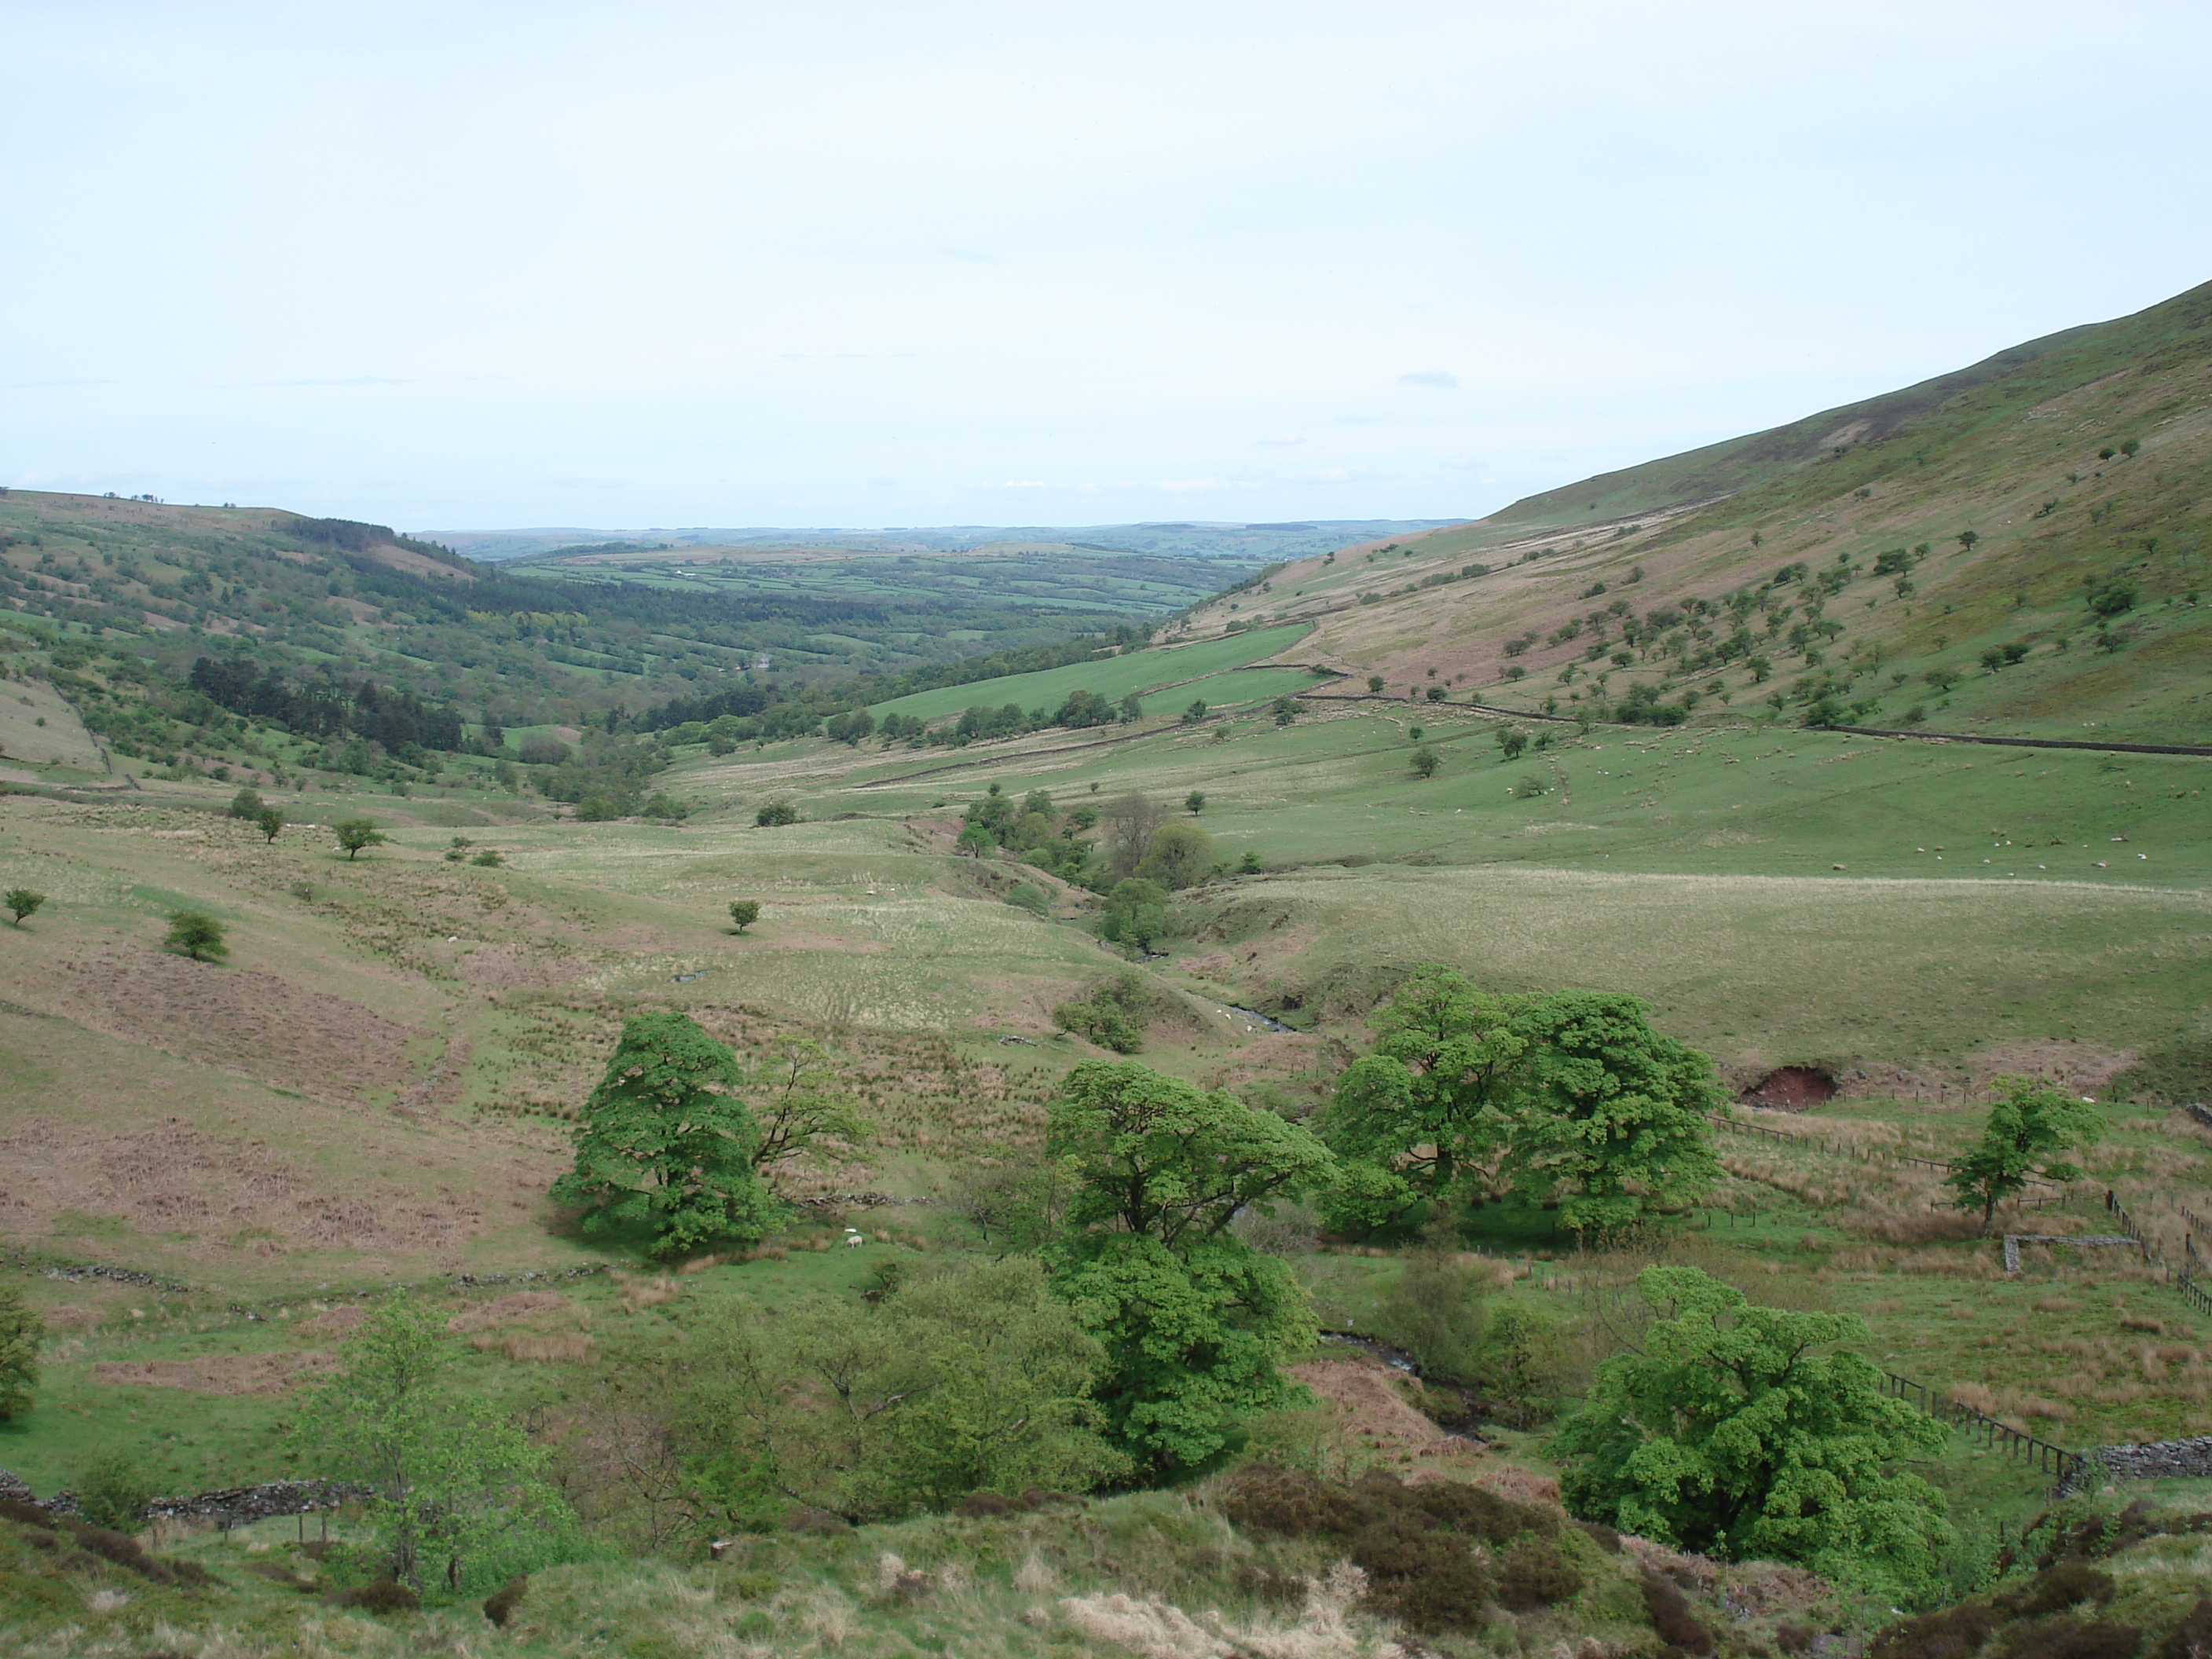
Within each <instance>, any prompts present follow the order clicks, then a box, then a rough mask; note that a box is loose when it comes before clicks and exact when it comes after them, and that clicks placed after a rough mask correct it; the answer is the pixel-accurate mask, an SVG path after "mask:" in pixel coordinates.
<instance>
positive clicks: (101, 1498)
mask: <svg viewBox="0 0 2212 1659" xmlns="http://www.w3.org/2000/svg"><path fill="white" fill-rule="evenodd" d="M153 1498H154V1488H153V1484H152V1483H151V1482H150V1481H149V1480H147V1479H146V1474H145V1471H144V1470H143V1469H142V1468H139V1466H138V1462H137V1459H136V1458H133V1457H131V1455H129V1454H128V1453H125V1452H110V1453H109V1454H108V1455H106V1456H105V1457H103V1458H101V1459H100V1461H99V1462H96V1463H94V1465H93V1466H92V1468H89V1469H88V1470H87V1471H86V1472H85V1475H84V1478H83V1479H82V1480H81V1481H79V1482H78V1484H77V1494H76V1504H77V1513H78V1514H80V1515H81V1516H83V1517H84V1518H85V1519H86V1520H87V1521H88V1522H91V1523H92V1524H93V1525H94V1526H95V1527H110V1528H116V1529H118V1530H121V1529H123V1528H131V1527H135V1526H137V1524H138V1516H139V1513H140V1511H141V1510H144V1509H145V1507H146V1505H147V1504H149V1503H151V1502H152V1501H153Z"/></svg>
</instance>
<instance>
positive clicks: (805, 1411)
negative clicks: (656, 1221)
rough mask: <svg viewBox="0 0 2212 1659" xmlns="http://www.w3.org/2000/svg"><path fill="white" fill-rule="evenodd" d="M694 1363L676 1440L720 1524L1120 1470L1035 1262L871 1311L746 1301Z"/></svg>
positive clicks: (969, 1271)
mask: <svg viewBox="0 0 2212 1659" xmlns="http://www.w3.org/2000/svg"><path fill="white" fill-rule="evenodd" d="M688 1346H689V1352H686V1353H685V1355H684V1360H683V1365H684V1371H685V1374H686V1375H685V1377H684V1383H683V1384H682V1386H681V1387H680V1388H679V1389H678V1400H679V1401H680V1404H679V1407H678V1411H677V1413H676V1415H675V1425H674V1426H675V1431H676V1440H677V1443H678V1448H679V1451H680V1455H681V1456H682V1457H683V1459H684V1471H685V1474H686V1477H687V1479H688V1480H689V1481H690V1484H691V1485H692V1486H693V1488H694V1490H695V1491H696V1492H697V1493H698V1495H699V1496H700V1498H702V1499H703V1500H704V1502H705V1503H706V1504H708V1507H710V1508H711V1509H713V1510H715V1511H716V1512H717V1515H718V1517H719V1518H720V1519H721V1520H723V1521H725V1522H734V1523H736V1524H740V1525H744V1524H752V1525H762V1524H768V1525H772V1524H774V1522H775V1521H777V1520H780V1519H781V1515H782V1511H783V1509H784V1505H785V1504H786V1502H787V1501H797V1502H800V1503H805V1504H814V1505H816V1506H817V1507H820V1508H823V1509H827V1510H831V1511H833V1512H834V1513H836V1514H838V1515H842V1516H846V1517H847V1518H848V1519H850V1520H854V1521H862V1520H872V1519H879V1518H884V1517H891V1516H902V1515H906V1514H910V1513H912V1512H913V1511H915V1510H921V1509H945V1508H949V1507H951V1505H952V1504H957V1502H959V1500H960V1499H961V1498H964V1497H966V1496H967V1495H968V1494H969V1493H970V1492H976V1491H979V1490H985V1489H988V1490H995V1491H1000V1492H1020V1491H1023V1490H1024V1489H1026V1488H1029V1487H1032V1486H1042V1487H1046V1488H1048V1489H1055V1490H1060V1491H1068V1490H1075V1491H1083V1490H1085V1489H1087V1488H1089V1487H1091V1486H1096V1485H1097V1483H1098V1482H1099V1481H1100V1480H1103V1479H1107V1478H1109V1477H1111V1476H1114V1475H1116V1474H1121V1473H1122V1472H1124V1471H1125V1470H1126V1469H1127V1460H1126V1459H1125V1458H1123V1457H1122V1456H1121V1455H1119V1454H1118V1453H1116V1452H1115V1451H1114V1450H1113V1449H1111V1448H1110V1447H1109V1446H1108V1444H1107V1443H1106V1442H1105V1441H1104V1439H1103V1437H1101V1435H1100V1432H1099V1427H1100V1423H1101V1416H1100V1413H1099V1410H1098V1408H1097V1406H1095V1405H1094V1404H1092V1403H1091V1399H1090V1390H1091V1384H1092V1383H1093V1381H1094V1380H1095V1379H1096V1378H1097V1376H1098V1374H1099V1373H1100V1371H1101V1370H1103V1366H1104V1364H1105V1352H1104V1350H1103V1348H1102V1347H1101V1346H1099V1344H1098V1343H1097V1341H1096V1340H1094V1339H1093V1338H1092V1337H1091V1336H1090V1335H1089V1334H1086V1333H1085V1331H1084V1329H1083V1328H1082V1327H1081V1326H1080V1325H1079V1323H1078V1322H1077V1319H1076V1316H1075V1315H1074V1313H1073V1310H1071V1309H1070V1308H1069V1307H1068V1305H1067V1304H1066V1303H1064V1302H1062V1301H1060V1299H1059V1298H1057V1297H1054V1296H1053V1295H1052V1294H1051V1292H1050V1291H1048V1289H1047V1288H1046V1285H1045V1279H1044V1271H1043V1268H1042V1266H1041V1265H1040V1264H1039V1263H1038V1262H1037V1261H1035V1260H1034V1259H1029V1258H1014V1259H1012V1260H1008V1261H997V1262H990V1263H983V1264H977V1265H973V1266H969V1267H963V1268H958V1269H956V1270H954V1271H952V1272H950V1273H941V1274H936V1275H933V1276H930V1277H927V1278H921V1279H914V1280H910V1281H908V1282H907V1283H905V1284H902V1285H899V1286H898V1287H897V1288H896V1290H894V1291H892V1292H891V1293H890V1295H888V1296H886V1297H884V1299H883V1301H882V1303H881V1304H880V1305H879V1306H878V1307H874V1308H871V1307H868V1306H867V1305H866V1304H859V1303H854V1302H851V1301H847V1300H841V1299H835V1298H831V1297H810V1298H807V1299H805V1300H804V1301H801V1302H799V1303H798V1304H794V1305H790V1306H786V1307H781V1308H777V1309H775V1310H773V1311H772V1312H771V1311H770V1310H764V1309H762V1308H761V1307H759V1306H757V1304H753V1303H751V1302H750V1301H747V1300H743V1299H739V1300H737V1301H733V1302H732V1303H728V1304H724V1305H723V1306H722V1307H721V1308H720V1309H719V1310H717V1311H716V1312H715V1313H714V1315H713V1316H711V1317H710V1318H709V1319H708V1321H707V1322H705V1323H704V1324H703V1325H702V1327H701V1328H700V1329H699V1330H698V1332H697V1334H696V1336H695V1337H694V1338H693V1339H692V1341H691V1343H690V1345H688Z"/></svg>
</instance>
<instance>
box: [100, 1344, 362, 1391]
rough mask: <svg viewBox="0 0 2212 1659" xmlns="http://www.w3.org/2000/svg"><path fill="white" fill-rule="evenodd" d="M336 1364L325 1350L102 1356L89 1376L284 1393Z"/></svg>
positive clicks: (126, 1385) (135, 1384) (115, 1383)
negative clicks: (200, 1355)
mask: <svg viewBox="0 0 2212 1659" xmlns="http://www.w3.org/2000/svg"><path fill="white" fill-rule="evenodd" d="M337 1369H338V1362H337V1360H336V1359H335V1358H332V1357H331V1355H329V1354H327V1353H323V1352H319V1351H317V1350H314V1349H310V1350H308V1351H307V1352H305V1353H256V1354H209V1355H206V1356H204V1358H197V1359H136V1360H121V1359H110V1360H103V1361H102V1362H100V1364H97V1365H94V1367H93V1368H92V1380H93V1381H94V1382H95V1383H100V1384H102V1385H104V1386H105V1387H107V1388H112V1389H184V1390H185V1392H186V1393H188V1394H209V1395H226V1396H227V1395H241V1394H283V1392H284V1391H285V1390H286V1389H289V1388H290V1387H291V1386H292V1385H293V1384H294V1383H297V1382H300V1381H301V1379H303V1378H308V1377H315V1376H324V1375H325V1374H327V1373H329V1372H331V1371H334V1370H337Z"/></svg>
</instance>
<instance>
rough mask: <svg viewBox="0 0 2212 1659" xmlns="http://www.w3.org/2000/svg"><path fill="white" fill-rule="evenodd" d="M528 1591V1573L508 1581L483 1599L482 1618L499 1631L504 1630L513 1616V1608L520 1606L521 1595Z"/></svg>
mask: <svg viewBox="0 0 2212 1659" xmlns="http://www.w3.org/2000/svg"><path fill="white" fill-rule="evenodd" d="M529 1589H530V1575H529V1574H528V1573H524V1574H523V1575H522V1576H521V1577H519V1578H510V1579H508V1580H507V1582H506V1583H504V1584H501V1586H500V1587H499V1588H498V1589H495V1590H494V1591H493V1592H492V1593H491V1594H490V1595H487V1596H486V1597H484V1604H483V1616H484V1617H485V1618H487V1619H489V1620H491V1621H492V1623H493V1624H495V1625H496V1626H499V1628H500V1629H501V1630H505V1629H506V1628H507V1620H508V1619H510V1618H511V1617H513V1613H514V1610H515V1608H517V1607H520V1606H521V1605H522V1598H523V1595H525V1594H526V1592H527V1591H528V1590H529Z"/></svg>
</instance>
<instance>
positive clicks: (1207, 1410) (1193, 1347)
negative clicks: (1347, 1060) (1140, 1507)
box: [1045, 1060, 1335, 1468]
mask: <svg viewBox="0 0 2212 1659" xmlns="http://www.w3.org/2000/svg"><path fill="white" fill-rule="evenodd" d="M1045 1150H1046V1152H1047V1155H1048V1156H1049V1157H1051V1158H1057V1159H1060V1160H1062V1161H1063V1163H1064V1164H1065V1167H1066V1170H1067V1173H1068V1177H1069V1180H1070V1182H1071V1183H1072V1185H1071V1189H1070V1194H1069V1197H1068V1200H1067V1203H1066V1209H1065V1211H1064V1212H1063V1218H1064V1223H1065V1225H1066V1229H1067V1231H1066V1232H1064V1233H1063V1234H1062V1236H1061V1237H1060V1240H1059V1242H1058V1243H1055V1244H1054V1247H1053V1249H1052V1251H1051V1254H1050V1258H1049V1259H1050V1260H1051V1262H1052V1264H1053V1285H1054V1289H1055V1290H1056V1291H1058V1292H1059V1293H1060V1295H1061V1296H1062V1297H1065V1298H1066V1300H1067V1302H1068V1303H1069V1304H1070V1305H1071V1306H1072V1307H1073V1309H1074V1310H1075V1315H1076V1317H1077V1319H1078V1320H1079V1322H1081V1323H1082V1325H1083V1326H1084V1328H1085V1329H1086V1330H1088V1331H1090V1332H1091V1334H1092V1335H1094V1336H1096V1337H1097V1339H1098V1340H1100V1341H1101V1342H1102V1343H1103V1345H1104V1346H1105V1349H1106V1353H1107V1359H1108V1371H1107V1375H1106V1376H1105V1379H1104V1380H1103V1382H1102V1383H1101V1384H1100V1387H1099V1390H1098V1394H1099V1399H1100V1401H1101V1403H1102V1404H1103V1406H1104V1407H1105V1408H1106V1412H1107V1416H1108V1420H1109V1423H1110V1425H1112V1429H1113V1431H1114V1433H1115V1437H1117V1438H1118V1440H1119V1441H1120V1443H1121V1445H1122V1446H1123V1448H1124V1449H1127V1451H1128V1452H1129V1453H1130V1454H1131V1455H1133V1456H1135V1457H1137V1458H1139V1459H1140V1460H1141V1461H1143V1462H1146V1463H1148V1464H1151V1465H1152V1466H1153V1467H1155V1468H1195V1467H1197V1466H1199V1465H1200V1464H1202V1463H1204V1462H1206V1460H1207V1459H1209V1458H1211V1457H1212V1456H1214V1455H1216V1454H1217V1453H1218V1452H1219V1451H1220V1450H1221V1449H1222V1448H1223V1447H1224V1446H1225V1444H1226V1443H1227V1440H1228V1436H1229V1433H1230V1432H1231V1430H1232V1429H1233V1428H1234V1426H1235V1425H1237V1422H1238V1421H1240V1420H1241V1419H1243V1418H1244V1417H1247V1416H1249V1415H1251V1414H1252V1413H1256V1412H1261V1411H1267V1410H1271V1409H1273V1407H1277V1406H1279V1405H1281V1404H1283V1403H1284V1402H1285V1401H1287V1400H1288V1399H1290V1398H1291V1395H1292V1393H1293V1389H1291V1385H1290V1384H1289V1383H1287V1382H1285V1379H1284V1377H1283V1376H1282V1374H1281V1370H1280V1366H1281V1364H1282V1363H1283V1361H1284V1360H1285V1358H1288V1357H1289V1356H1290V1355H1291V1354H1293V1353H1295V1352H1297V1351H1298V1349H1299V1348H1300V1347H1301V1346H1304V1345H1306V1344H1309V1343H1310V1342H1311V1341H1312V1340H1313V1334H1314V1324H1313V1313H1312V1310H1311V1309H1310V1307H1309V1306H1308V1305H1307V1303H1306V1299H1305V1296H1304V1291H1302V1290H1301V1289H1300V1288H1299V1286H1298V1284H1297V1279H1295V1278H1294V1277H1293V1276H1292V1275H1291V1272H1290V1270H1289V1268H1288V1267H1285V1265H1284V1264H1283V1263H1282V1262H1281V1261H1278V1260H1277V1259H1276V1258H1274V1257H1273V1256H1267V1255H1261V1254H1260V1253H1259V1252H1257V1251H1255V1250H1254V1249H1251V1247H1250V1246H1249V1245H1247V1244H1245V1243H1243V1241H1242V1240H1240V1239H1239V1238H1237V1237H1236V1236H1235V1235H1234V1234H1233V1233H1231V1231H1229V1224H1230V1223H1231V1220H1233V1219H1234V1218H1236V1216H1237V1212H1238V1211H1240V1210H1242V1209H1245V1208H1247V1207H1250V1208H1253V1209H1255V1210H1257V1211H1258V1212H1261V1213H1262V1214H1267V1213H1271V1212H1272V1211H1273V1205H1274V1202H1275V1200H1278V1199H1287V1198H1292V1197H1296V1196H1297V1195H1299V1194H1303V1193H1308V1192H1313V1191H1317V1190H1319V1189H1321V1188H1324V1187H1326V1186H1328V1184H1329V1182H1331V1181H1332V1180H1333V1179H1334V1174H1335V1161H1334V1158H1331V1157H1330V1155H1329V1152H1328V1148H1327V1147H1325V1146H1322V1143H1321V1142H1320V1141H1319V1140H1318V1139H1316V1138H1315V1137H1314V1135H1313V1134H1311V1133H1310V1132H1309V1131H1307V1130H1306V1129H1304V1128H1303V1127H1299V1126H1298V1125H1297V1124H1294V1123H1291V1122H1288V1121H1285V1119H1283V1118H1281V1117H1279V1116H1277V1115H1275V1114H1274V1113H1273V1112H1267V1111H1261V1110H1257V1109H1254V1108H1251V1107H1248V1106H1246V1105H1245V1104H1244V1103H1243V1102H1241V1101H1239V1100H1237V1098H1236V1097H1234V1096H1233V1095H1230V1094H1227V1093H1225V1092H1221V1091H1214V1092H1212V1093H1205V1092H1201V1091H1199V1090H1197V1089H1194V1088H1193V1087H1192V1086H1191V1085H1189V1084H1188V1083H1184V1082H1182V1081H1181V1080H1180V1079H1175V1078H1168V1077H1163V1076H1161V1075H1159V1074H1158V1073H1156V1072H1152V1071H1150V1070H1148V1069H1146V1067H1145V1066H1139V1065H1137V1064H1135V1063H1134V1062H1133V1061H1127V1060H1123V1061H1117V1062H1109V1061H1100V1060H1091V1061H1086V1062H1085V1063H1084V1064H1082V1065H1080V1066H1076V1067H1075V1068H1074V1069H1073V1071H1071V1072H1070V1073H1068V1076H1067V1093H1066V1096H1065V1097H1063V1098H1061V1099H1060V1100H1059V1101H1057V1102H1055V1103H1054V1104H1053V1106H1052V1108H1051V1109H1050V1113H1049V1115H1048V1118H1047V1121H1046V1127H1045Z"/></svg>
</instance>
